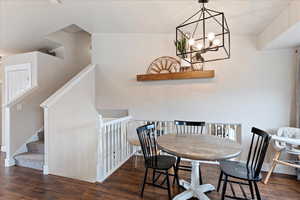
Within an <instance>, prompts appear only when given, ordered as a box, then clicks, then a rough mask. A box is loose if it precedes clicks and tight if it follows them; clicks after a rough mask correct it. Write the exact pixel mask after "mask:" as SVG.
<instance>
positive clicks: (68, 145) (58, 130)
mask: <svg viewBox="0 0 300 200" xmlns="http://www.w3.org/2000/svg"><path fill="white" fill-rule="evenodd" d="M52 98H53V99H52ZM43 107H45V140H46V149H45V150H46V162H45V165H46V166H47V167H46V168H48V173H50V174H54V175H60V176H64V177H69V178H75V179H80V180H85V181H90V182H95V181H96V172H97V170H96V166H97V145H98V134H97V119H98V117H97V116H98V112H97V110H96V109H95V108H96V107H95V67H94V66H88V67H87V68H86V69H84V70H83V71H82V72H81V73H79V74H78V77H77V76H76V77H75V79H74V80H71V81H70V82H69V83H67V84H66V86H65V87H64V88H62V89H61V90H59V91H58V92H57V93H55V94H54V96H52V97H50V98H49V99H48V100H47V102H45V103H43Z"/></svg>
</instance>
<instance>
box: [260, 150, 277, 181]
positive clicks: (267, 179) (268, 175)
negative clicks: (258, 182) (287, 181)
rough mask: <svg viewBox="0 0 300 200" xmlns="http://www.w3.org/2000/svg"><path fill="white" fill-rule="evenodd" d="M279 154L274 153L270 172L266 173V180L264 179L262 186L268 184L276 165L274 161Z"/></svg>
mask: <svg viewBox="0 0 300 200" xmlns="http://www.w3.org/2000/svg"><path fill="white" fill-rule="evenodd" d="M280 154H281V152H280V151H277V152H276V154H275V156H274V158H273V163H272V167H271V169H270V171H269V172H268V174H267V176H266V178H265V180H264V182H263V183H264V184H267V183H268V181H269V178H270V176H271V174H272V172H273V171H274V169H275V167H276V164H277V163H276V160H278V159H279V157H280Z"/></svg>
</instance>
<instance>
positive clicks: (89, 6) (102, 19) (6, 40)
mask: <svg viewBox="0 0 300 200" xmlns="http://www.w3.org/2000/svg"><path fill="white" fill-rule="evenodd" d="M61 1H62V4H55V3H51V1H50V0H0V54H1V51H2V52H14V51H26V50H35V49H37V48H41V47H43V46H45V45H47V46H51V45H53V46H55V45H56V44H53V43H51V41H47V40H45V38H47V37H46V36H47V35H48V34H50V33H52V32H55V31H57V30H59V29H61V28H64V27H66V26H68V25H70V24H77V25H78V26H80V27H82V28H83V29H85V30H86V31H88V32H90V33H157V34H159V33H175V31H174V30H175V27H176V26H177V25H178V24H180V23H181V22H182V21H184V20H185V19H186V18H187V17H189V16H190V15H191V14H192V13H194V12H196V11H197V10H198V9H199V7H200V6H199V3H197V0H138V1H137V0H61ZM291 1H292V0H284V1H282V0H210V3H209V4H208V7H210V8H212V9H215V10H219V11H223V12H225V15H226V17H227V20H228V24H229V26H230V28H231V32H232V34H243V35H244V34H247V35H258V34H259V33H261V32H262V31H263V30H264V28H265V27H266V26H267V25H268V24H270V23H271V22H272V21H273V20H274V18H275V17H276V16H278V15H279V14H280V13H281V12H282V11H283V9H285V8H286V7H287V6H288V4H289V3H290V2H291Z"/></svg>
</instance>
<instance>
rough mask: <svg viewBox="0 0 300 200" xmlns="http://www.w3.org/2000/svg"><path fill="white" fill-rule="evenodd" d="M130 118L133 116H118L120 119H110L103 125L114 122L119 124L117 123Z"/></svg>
mask: <svg viewBox="0 0 300 200" xmlns="http://www.w3.org/2000/svg"><path fill="white" fill-rule="evenodd" d="M130 119H132V117H131V116H126V117H122V118H118V119H113V120H109V121H106V122H104V123H103V126H109V125H112V124H117V123H120V122H123V121H127V120H130Z"/></svg>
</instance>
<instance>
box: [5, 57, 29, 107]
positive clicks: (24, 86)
mask: <svg viewBox="0 0 300 200" xmlns="http://www.w3.org/2000/svg"><path fill="white" fill-rule="evenodd" d="M31 86H32V83H31V64H30V63H27V64H21V65H13V66H5V93H6V95H5V96H6V103H10V102H11V101H12V100H14V99H17V98H18V97H20V96H21V95H23V94H24V93H25V92H26V91H27V90H28V89H30V88H31Z"/></svg>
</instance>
